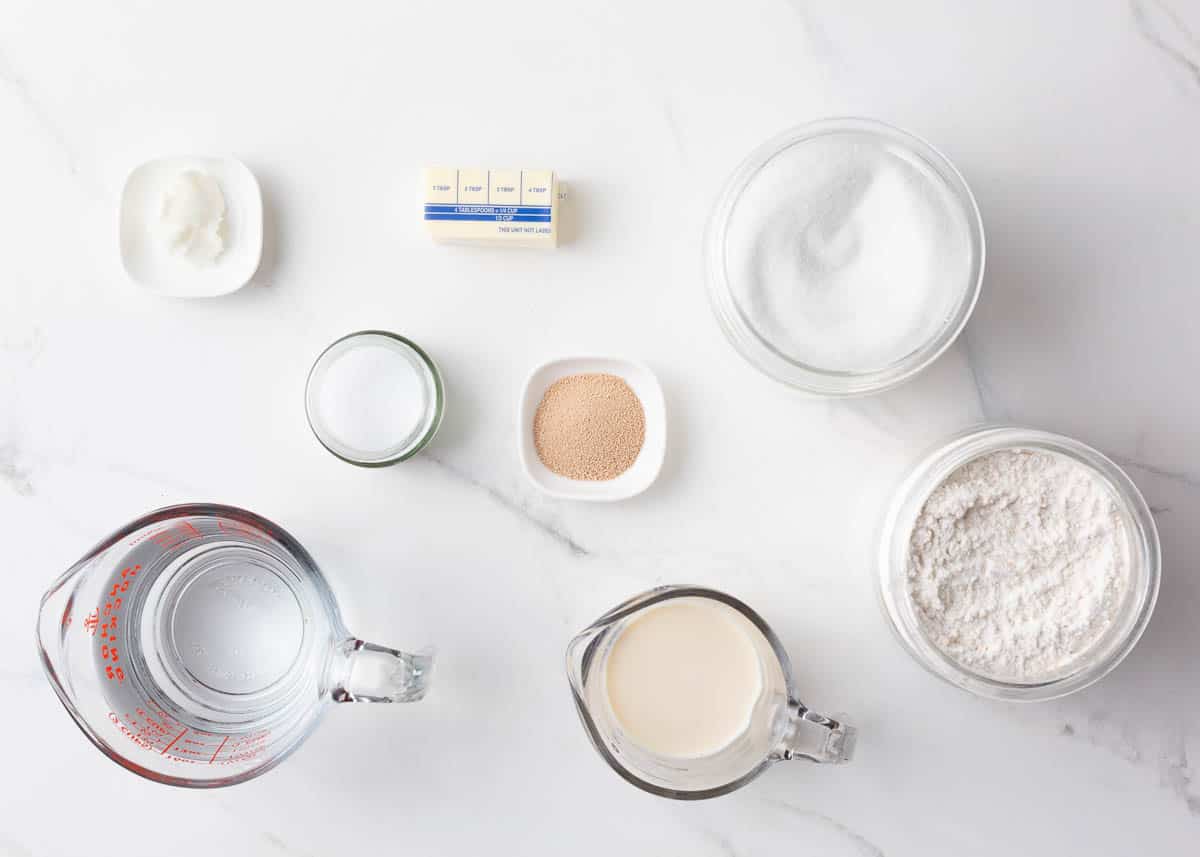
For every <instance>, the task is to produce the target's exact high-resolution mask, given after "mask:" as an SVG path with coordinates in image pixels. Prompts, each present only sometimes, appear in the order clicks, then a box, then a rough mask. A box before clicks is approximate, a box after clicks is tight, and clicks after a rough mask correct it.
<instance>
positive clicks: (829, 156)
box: [705, 119, 984, 396]
mask: <svg viewBox="0 0 1200 857" xmlns="http://www.w3.org/2000/svg"><path fill="white" fill-rule="evenodd" d="M856 153H858V154H856ZM856 157H866V158H873V159H874V161H873V163H875V164H878V165H880V167H881V168H886V169H887V170H889V172H887V173H886V174H885V175H886V176H891V177H892V178H893V179H895V178H896V177H898V176H903V183H905V184H906V185H907V187H908V192H909V193H910V194H911V195H912V199H914V200H926V199H936V200H937V206H939V207H940V209H941V211H940V214H942V215H943V216H944V217H946V218H951V219H952V221H953V227H954V229H953V233H952V234H951V233H947V234H948V235H950V237H949V238H948V239H947V243H946V244H945V245H943V246H942V247H941V248H940V249H939V250H938V251H937V252H941V253H948V252H952V253H953V254H954V260H955V261H954V266H953V267H954V270H955V271H956V272H957V273H956V274H955V275H954V276H953V277H952V279H953V280H954V281H953V282H948V283H945V284H944V285H938V286H937V287H936V288H937V294H938V296H937V299H936V301H934V299H933V298H932V294H933V292H932V291H931V292H930V293H929V294H930V295H931V297H930V298H929V300H930V301H931V303H930V306H928V307H927V308H922V309H920V310H918V309H917V308H916V307H908V308H907V309H910V310H911V311H912V312H913V313H916V314H918V315H919V316H921V317H922V320H921V321H920V322H919V323H917V322H914V327H913V329H912V330H911V332H909V333H906V334H904V335H903V336H900V335H899V331H901V330H903V329H904V328H903V325H904V324H905V322H904V321H903V319H905V318H907V315H906V313H904V312H899V311H897V312H893V311H892V306H891V305H890V304H888V300H889V299H891V298H889V296H890V295H893V294H894V292H892V291H889V290H890V289H891V287H892V284H891V283H889V282H883V283H881V284H880V287H879V289H878V294H879V295H881V297H880V299H879V300H880V310H879V312H878V313H877V315H878V316H879V317H878V318H877V319H876V321H875V323H876V324H877V325H880V326H882V328H883V329H882V330H879V331H875V330H871V331H865V334H868V339H870V338H872V337H874V338H877V339H879V340H880V341H882V338H883V337H885V336H886V337H893V336H894V337H896V347H895V348H890V347H889V348H886V349H883V350H881V352H880V355H878V357H877V358H872V359H871V360H870V361H868V362H867V363H865V364H863V365H858V366H854V367H852V368H846V367H845V366H833V365H824V366H822V365H815V362H816V361H817V358H816V357H814V356H812V355H811V354H809V353H806V351H807V349H805V348H804V347H803V343H804V342H806V341H811V339H812V337H811V335H810V334H811V332H812V330H813V329H816V330H818V331H822V332H823V333H828V335H829V336H831V337H835V341H837V340H836V338H837V337H839V336H840V331H841V329H842V328H841V327H838V326H836V325H838V324H839V323H840V324H844V323H845V322H846V320H847V319H849V320H851V322H852V323H858V322H857V321H855V319H856V317H859V318H861V313H860V312H858V311H856V310H855V308H854V307H853V306H848V307H839V308H836V309H835V308H834V307H833V306H832V305H830V306H828V307H824V308H823V309H821V311H820V312H816V311H814V312H813V313H812V316H811V318H810V317H808V315H809V314H808V312H807V310H809V309H814V310H815V306H816V305H817V304H819V303H821V302H823V301H826V300H827V299H828V298H827V295H828V294H829V292H828V291H827V290H826V289H827V286H828V285H829V283H831V282H834V280H833V279H830V278H833V277H836V276H838V273H837V270H838V269H837V267H836V266H837V265H838V264H840V262H839V261H838V260H839V256H840V254H842V253H846V252H849V253H851V254H853V253H858V252H859V251H860V249H861V248H865V247H867V246H868V243H869V242H872V241H875V242H879V243H877V244H876V245H875V247H874V248H873V249H872V250H871V255H872V258H874V259H875V260H876V264H879V265H883V266H885V267H886V266H888V265H893V264H894V265H895V267H896V269H897V270H900V269H902V268H903V269H904V270H905V271H908V272H910V273H912V274H913V276H914V277H917V276H925V277H926V279H927V280H928V281H931V282H938V283H941V280H940V278H939V277H936V276H933V275H930V274H929V273H928V271H925V270H924V269H923V268H922V267H921V266H922V265H923V264H924V261H925V260H922V259H921V258H920V257H919V255H914V256H913V258H912V259H911V260H910V261H911V264H912V267H909V268H905V267H904V266H905V264H907V263H905V262H903V261H902V259H901V257H903V256H904V255H905V254H906V253H912V254H919V252H920V251H921V250H922V249H924V250H925V251H927V252H928V253H933V252H934V251H933V249H932V245H929V244H927V245H926V246H925V247H923V248H914V247H913V246H912V244H913V242H912V241H908V240H906V237H905V236H906V234H907V235H909V236H910V237H911V236H912V234H913V233H912V232H911V229H912V228H913V227H911V224H906V221H907V220H909V219H910V218H905V217H901V216H898V212H897V211H896V210H895V209H894V208H892V207H888V206H886V205H885V206H883V207H882V208H879V207H877V208H876V209H875V215H874V216H875V218H876V220H878V218H883V219H884V220H888V218H890V221H888V222H886V223H884V222H877V223H876V227H875V228H874V229H872V230H870V231H868V230H865V229H859V227H860V226H861V225H862V224H860V223H855V222H853V221H852V220H851V219H850V218H851V217H852V215H848V214H846V212H845V211H843V210H841V209H837V206H839V205H850V206H854V205H863V204H865V203H864V202H863V200H864V199H873V200H875V201H876V205H877V206H878V202H879V200H881V199H885V198H887V194H888V193H889V190H894V189H895V187H896V185H895V183H893V184H891V185H887V184H884V185H880V186H878V187H876V186H875V183H876V182H878V181H880V174H876V175H875V177H874V178H873V179H872V178H871V176H870V174H869V173H868V172H866V171H864V172H862V174H861V175H860V174H858V173H857V172H851V173H850V174H849V176H847V175H846V174H844V173H845V171H846V170H847V169H850V170H854V169H857V168H856V167H854V166H845V161H842V162H841V163H843V166H840V167H836V168H831V170H832V172H830V174H829V175H828V176H825V177H822V176H814V177H813V179H812V182H811V183H810V182H809V181H808V180H807V179H805V180H804V181H805V187H804V188H802V189H796V188H791V189H790V190H788V191H786V193H788V198H792V199H803V201H804V202H803V205H804V206H805V207H806V208H807V209H808V210H816V209H817V208H821V209H822V210H825V209H829V210H830V211H833V213H832V214H829V215H823V217H825V218H826V221H824V222H826V226H822V227H821V228H817V226H818V225H819V224H818V223H817V221H815V220H810V221H807V223H808V224H809V225H808V226H806V227H804V228H801V226H798V225H796V224H794V223H791V222H783V221H781V218H783V220H784V221H786V219H787V215H788V214H794V213H795V211H794V210H793V209H792V208H788V207H786V206H785V207H778V206H777V200H778V199H779V198H781V194H783V193H785V191H781V190H780V189H779V188H780V186H781V185H780V184H779V183H777V179H778V178H779V176H780V171H782V173H783V175H784V176H788V175H798V176H808V175H809V174H810V173H811V172H819V171H820V170H819V169H817V168H814V169H813V170H809V169H808V167H809V166H812V165H826V164H827V163H835V164H836V163H839V159H851V160H853V159H854V158H856ZM838 170H840V171H841V172H837V171H838ZM798 180H799V179H798ZM848 185H854V188H858V190H855V189H854V188H851V189H850V190H847V186H848ZM853 193H860V194H862V195H863V196H860V197H859V202H857V203H847V202H845V198H846V197H847V194H851V195H852V194H853ZM872 194H873V196H872ZM839 199H840V200H842V201H841V202H839V201H838V200H839ZM773 200H774V202H773ZM913 204H914V205H918V203H913ZM764 205H766V206H767V207H766V208H764ZM930 205H932V203H930ZM830 206H832V207H833V208H832V209H830V208H829V207H830ZM799 207H800V203H797V207H796V208H797V209H798V208H799ZM764 211H765V212H766V217H767V218H769V219H765V220H764ZM838 211H841V213H840V214H839V213H838ZM932 211H933V209H932V208H931V209H930V212H932ZM812 216H813V217H815V216H816V215H812ZM843 217H844V218H847V220H846V221H843V222H840V223H838V218H843ZM829 218H833V220H829ZM947 222H950V221H947ZM829 223H838V225H837V226H836V227H835V228H834V231H833V233H830V232H828V231H826V227H827V226H828V224H829ZM930 228H933V227H930ZM793 229H795V230H797V231H796V233H795V240H796V244H795V247H796V248H797V251H796V252H795V254H794V255H795V258H796V259H797V260H802V261H801V264H803V265H805V266H809V267H808V268H806V270H811V277H812V279H805V280H804V281H803V282H802V281H800V280H792V279H791V276H792V274H793V273H794V272H787V271H784V272H782V273H781V272H779V271H778V269H776V268H773V267H772V268H770V270H769V272H766V271H767V269H766V268H762V267H760V268H759V269H758V270H760V271H762V272H763V273H761V274H760V277H761V279H762V282H761V283H757V284H756V285H753V286H752V285H751V284H750V283H749V282H748V281H747V278H746V277H745V276H744V272H743V273H742V274H739V273H738V271H737V270H731V259H732V261H733V262H734V264H733V265H732V267H733V268H736V267H737V264H738V263H737V260H738V259H741V258H742V251H741V249H740V248H741V247H742V246H743V245H744V244H745V239H744V236H755V237H757V238H758V239H762V238H765V237H766V235H767V233H768V232H769V233H771V235H773V236H775V237H778V235H788V234H790V233H791V231H792V230H793ZM905 229H909V230H910V231H909V232H908V233H905ZM827 242H828V243H827ZM961 245H966V246H961ZM839 248H840V249H839ZM705 257H706V262H707V269H708V291H709V298H710V300H711V302H712V306H713V311H714V313H715V314H716V316H717V320H718V322H719V323H720V326H721V329H722V330H723V331H724V333H725V336H726V337H727V338H728V339H729V341H730V342H731V343H732V344H733V346H734V347H735V348H736V349H737V350H738V351H739V352H741V354H742V356H743V357H745V358H746V359H747V360H749V361H750V362H751V363H752V364H753V365H754V366H756V367H757V368H758V369H759V370H761V371H762V372H764V373H765V374H767V375H769V376H770V377H772V378H775V379H776V380H778V381H782V382H783V383H785V384H789V385H791V386H793V387H796V388H798V389H800V390H804V391H806V392H808V393H812V394H816V395H821V396H856V395H865V394H867V393H874V392H878V391H880V390H885V389H888V388H890V387H894V386H896V385H897V384H900V383H901V382H903V381H905V380H907V379H908V378H911V377H912V376H913V375H915V374H916V373H917V372H919V371H921V370H922V369H924V368H925V367H926V366H928V365H929V364H930V363H932V362H933V361H934V360H935V359H937V357H938V356H939V355H940V354H941V353H942V352H943V351H945V350H946V349H947V348H949V347H950V345H951V343H953V342H954V340H955V338H956V337H957V336H958V334H959V332H960V331H961V330H962V328H963V326H964V325H965V324H966V322H967V319H968V318H969V317H970V315H971V310H972V309H973V308H974V306H975V301H976V299H977V298H978V296H979V289H980V285H981V283H982V281H983V266H984V239H983V221H982V219H981V218H980V215H979V208H978V206H977V205H976V204H975V198H974V197H973V196H972V195H971V191H970V189H969V188H968V187H967V183H966V181H964V179H963V177H962V175H960V174H959V172H958V170H956V169H955V168H954V166H953V165H952V164H951V163H950V161H948V160H947V159H946V158H945V156H943V155H942V154H941V153H940V152H938V151H937V150H936V149H935V148H934V147H933V146H931V145H930V144H929V143H927V142H925V141H924V140H922V139H920V138H918V137H915V136H913V135H912V134H909V133H907V132H905V131H901V130H899V129H898V128H893V127H891V126H889V125H885V124H883V123H882V122H876V121H873V120H869V119H826V120H823V121H820V122H814V123H811V124H807V125H801V126H799V127H797V128H793V129H791V130H789V131H786V132H785V133H783V134H781V135H780V136H778V137H776V138H774V139H772V140H769V141H767V142H766V143H764V144H763V145H762V146H760V147H759V148H758V149H756V150H755V151H754V152H752V153H751V154H750V156H749V157H748V158H746V160H745V161H743V162H742V164H741V166H739V167H738V168H737V170H736V171H735V172H734V173H733V175H732V176H731V177H730V179H729V181H728V183H727V184H726V186H725V189H724V190H723V191H722V193H721V195H720V197H719V198H718V201H717V204H716V207H715V209H714V210H713V213H712V217H711V219H710V221H709V226H708V232H707V235H706V238H705ZM893 260H895V261H894V262H893ZM768 261H770V262H771V264H774V262H773V261H771V260H768ZM764 264H765V263H764ZM830 264H833V265H834V266H835V267H832V268H831V267H829V265H830ZM831 271H832V273H830V272H831ZM807 276H808V275H806V277H807ZM880 277H881V279H886V277H887V274H886V273H881V274H880ZM754 295H760V296H761V298H762V299H761V300H756V299H755V297H754ZM855 299H856V300H857V297H856V298H855ZM806 301H812V303H807V304H806V303H805V302H806ZM823 306H824V305H823ZM798 308H802V309H803V310H804V311H798ZM860 309H861V308H860ZM926 310H927V311H926ZM888 325H893V328H892V329H889V328H888ZM822 328H824V330H822ZM877 334H878V335H877ZM798 343H799V344H800V345H799V346H798ZM885 354H886V357H885V356H884V355H885Z"/></svg>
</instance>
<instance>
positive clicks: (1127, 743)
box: [1059, 714, 1200, 817]
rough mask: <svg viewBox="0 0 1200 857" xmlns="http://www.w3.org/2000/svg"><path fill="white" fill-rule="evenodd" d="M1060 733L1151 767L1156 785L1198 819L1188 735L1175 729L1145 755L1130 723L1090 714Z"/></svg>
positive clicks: (1199, 796)
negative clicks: (1083, 722) (1155, 772)
mask: <svg viewBox="0 0 1200 857" xmlns="http://www.w3.org/2000/svg"><path fill="white" fill-rule="evenodd" d="M1059 734H1060V735H1061V736H1062V737H1064V738H1070V739H1072V740H1083V741H1085V742H1087V743H1088V744H1090V745H1092V746H1093V747H1098V748H1100V749H1103V750H1107V751H1108V752H1109V753H1112V754H1113V755H1114V756H1117V757H1118V758H1120V759H1123V760H1125V761H1126V762H1128V763H1129V764H1131V765H1137V766H1144V765H1152V766H1153V767H1154V769H1155V770H1156V771H1157V773H1158V778H1159V783H1160V784H1161V785H1162V786H1163V787H1164V788H1166V789H1168V790H1169V791H1170V792H1171V793H1172V794H1173V795H1174V796H1175V797H1176V798H1178V799H1179V800H1180V801H1181V802H1182V803H1183V805H1184V806H1185V807H1186V808H1187V810H1188V812H1189V813H1191V814H1192V815H1194V816H1197V817H1200V782H1197V779H1196V771H1195V770H1194V768H1193V765H1192V761H1191V759H1190V758H1189V756H1188V752H1187V733H1186V732H1185V731H1184V730H1183V729H1182V728H1178V729H1176V730H1174V731H1172V732H1171V733H1169V734H1168V735H1167V736H1166V737H1165V738H1164V741H1163V745H1162V747H1161V748H1160V749H1159V751H1158V752H1157V753H1147V752H1146V750H1145V749H1144V748H1143V746H1142V742H1141V740H1140V739H1139V737H1138V734H1137V732H1136V731H1135V729H1134V727H1133V724H1131V723H1128V722H1124V721H1118V720H1114V719H1112V718H1110V717H1107V716H1104V715H1100V714H1093V715H1090V716H1089V717H1088V718H1087V721H1086V723H1085V724H1083V725H1080V726H1076V725H1075V724H1074V723H1071V722H1066V723H1063V725H1062V726H1061V727H1060V729H1059Z"/></svg>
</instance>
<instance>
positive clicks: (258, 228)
mask: <svg viewBox="0 0 1200 857" xmlns="http://www.w3.org/2000/svg"><path fill="white" fill-rule="evenodd" d="M184 170H199V171H201V172H205V173H208V174H209V175H210V176H212V177H213V178H215V179H216V180H217V181H218V182H219V183H220V185H221V193H222V194H224V196H225V249H224V251H223V252H222V253H221V255H220V256H218V257H217V258H216V259H215V260H214V261H213V263H212V264H211V265H204V266H197V265H195V264H193V263H192V262H191V261H189V260H188V259H186V258H184V257H183V256H180V255H177V254H175V253H172V252H171V251H170V249H169V248H167V247H166V246H165V245H164V244H163V243H162V241H161V240H160V238H159V231H158V230H159V225H158V216H159V212H160V210H161V208H162V198H163V192H164V191H165V190H166V189H167V185H168V184H169V182H170V181H171V179H173V178H174V177H175V176H176V175H178V174H179V173H180V172H182V171H184ZM120 235H121V263H122V264H123V265H124V266H125V273H127V274H128V275H129V278H130V279H131V280H133V281H134V282H135V283H137V284H138V285H139V286H141V287H143V288H145V289H148V290H150V291H152V292H156V293H158V294H160V295H167V296H170V297H181V298H199V297H216V296H217V295H227V294H229V293H230V292H234V291H237V290H238V289H240V288H241V287H242V286H244V285H246V283H248V282H250V278H251V277H253V276H254V272H255V271H257V270H258V263H259V261H260V260H261V258H262V245H263V203H262V191H261V190H260V189H259V187H258V181H257V180H256V179H255V178H254V174H253V173H252V172H250V170H249V168H248V167H247V166H246V165H245V164H243V163H242V162H241V161H239V160H236V159H234V158H198V157H176V158H158V159H156V160H153V161H147V162H146V163H144V164H142V165H141V166H139V167H137V168H136V169H134V170H133V172H131V173H130V174H129V178H127V179H126V180H125V188H124V190H122V191H121V232H120Z"/></svg>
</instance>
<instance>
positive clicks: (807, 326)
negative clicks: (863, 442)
mask: <svg viewBox="0 0 1200 857" xmlns="http://www.w3.org/2000/svg"><path fill="white" fill-rule="evenodd" d="M725 249H726V264H727V274H728V276H729V280H730V286H731V288H732V290H733V293H734V298H735V300H736V301H737V304H738V307H739V309H740V311H741V312H742V314H743V316H744V317H745V319H746V322H747V323H748V324H749V325H750V326H751V327H752V328H754V330H755V332H756V333H757V334H758V335H759V336H760V337H761V338H762V339H763V340H764V341H765V342H768V343H770V344H771V346H772V347H773V348H775V349H776V350H778V351H779V352H781V353H782V354H783V355H784V356H786V357H787V358H789V359H791V360H794V361H796V362H799V363H802V364H805V365H808V366H812V367H816V368H818V369H822V370H826V371H840V372H870V371H878V370H881V369H883V368H885V367H888V366H891V365H893V364H895V363H896V362H897V361H899V360H900V359H902V358H903V357H905V356H906V355H909V354H911V353H912V352H914V351H916V350H917V349H919V348H920V347H921V346H923V345H924V344H925V343H927V342H929V341H930V340H931V339H932V338H933V337H934V335H935V334H936V333H937V332H938V331H939V330H940V329H941V328H942V327H944V326H945V325H946V323H947V320H948V319H949V318H950V317H951V316H952V315H953V313H954V311H955V308H956V307H957V305H958V301H959V299H960V297H961V295H962V293H963V289H964V284H965V283H966V282H967V281H968V279H969V277H970V272H971V266H972V258H973V257H972V240H971V234H970V226H969V224H968V220H967V214H966V211H965V209H964V207H963V203H962V202H961V201H960V200H959V199H957V198H956V197H955V196H954V195H953V193H952V192H951V190H950V189H949V187H948V186H947V185H946V183H945V182H944V181H943V180H942V179H941V178H940V177H939V176H938V175H937V174H936V173H935V172H934V171H933V170H932V169H931V168H930V166H929V165H928V164H926V163H925V162H924V161H922V160H921V159H920V158H918V157H916V156H915V155H914V154H912V153H910V152H909V151H907V150H906V149H903V148H900V147H896V146H891V145H888V144H887V143H885V142H881V141H880V140H878V139H876V138H875V136H873V135H865V134H856V133H851V132H843V133H837V134H830V135H827V136H821V137H817V138H815V139H811V140H805V141H803V142H801V143H799V144H797V145H794V146H792V147H791V148H789V149H787V150H785V151H783V152H780V153H779V154H778V155H777V156H776V157H774V158H772V159H771V160H770V161H769V162H768V163H767V164H765V165H764V166H763V167H762V170H761V171H760V173H759V174H758V175H757V176H756V177H755V179H754V181H752V182H751V183H750V184H749V185H748V186H747V187H746V189H745V191H744V192H743V194H742V196H741V198H740V199H739V200H738V203H737V207H736V209H735V216H733V217H732V218H731V221H730V225H729V231H728V235H727V238H726V248H725Z"/></svg>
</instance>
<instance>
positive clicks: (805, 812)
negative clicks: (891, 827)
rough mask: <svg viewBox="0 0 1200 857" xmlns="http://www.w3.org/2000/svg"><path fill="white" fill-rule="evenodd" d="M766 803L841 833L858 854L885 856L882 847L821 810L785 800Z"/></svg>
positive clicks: (872, 856)
mask: <svg viewBox="0 0 1200 857" xmlns="http://www.w3.org/2000/svg"><path fill="white" fill-rule="evenodd" d="M768 803H769V804H770V805H771V806H774V807H778V808H779V809H782V810H784V811H786V812H788V813H790V814H792V815H795V816H798V817H800V818H804V819H807V820H809V821H813V822H816V823H817V824H820V825H821V826H822V827H825V828H827V829H829V830H832V831H834V832H836V833H839V834H841V836H842V837H843V838H845V839H846V840H847V841H848V842H849V843H850V844H852V845H853V846H854V848H855V850H857V851H858V853H859V854H863V855H865V857H885V855H884V853H883V849H882V848H880V847H879V846H878V845H876V844H875V843H874V842H872V841H871V840H869V839H867V838H866V837H865V836H863V835H862V834H861V833H859V832H858V831H856V830H854V829H853V828H851V827H849V826H847V825H845V824H843V823H842V822H840V821H838V820H837V819H836V818H832V817H830V816H828V815H825V814H824V813H821V812H815V811H814V810H811V809H803V808H802V807H798V806H796V805H795V804H791V803H788V802H787V801H782V800H771V801H768Z"/></svg>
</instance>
